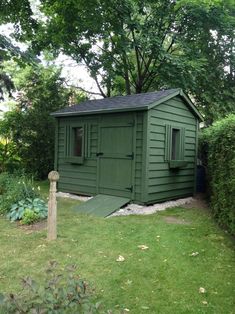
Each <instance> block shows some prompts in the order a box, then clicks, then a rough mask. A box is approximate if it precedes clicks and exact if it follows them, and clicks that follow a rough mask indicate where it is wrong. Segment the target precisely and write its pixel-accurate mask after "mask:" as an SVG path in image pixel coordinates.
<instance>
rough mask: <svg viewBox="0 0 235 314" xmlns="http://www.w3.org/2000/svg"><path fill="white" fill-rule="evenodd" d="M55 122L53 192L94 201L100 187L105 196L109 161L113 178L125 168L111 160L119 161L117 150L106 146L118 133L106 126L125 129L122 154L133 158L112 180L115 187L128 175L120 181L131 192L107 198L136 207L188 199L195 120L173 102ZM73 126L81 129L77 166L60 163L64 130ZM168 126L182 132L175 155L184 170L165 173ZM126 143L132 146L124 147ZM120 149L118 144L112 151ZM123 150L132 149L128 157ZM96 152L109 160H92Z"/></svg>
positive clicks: (108, 187) (64, 146) (65, 145)
mask: <svg viewBox="0 0 235 314" xmlns="http://www.w3.org/2000/svg"><path fill="white" fill-rule="evenodd" d="M57 121H58V123H57V134H56V147H57V150H56V155H55V167H57V170H58V171H59V173H60V180H59V190H61V191H65V192H72V193H77V194H84V195H95V194H99V193H100V191H101V186H102V185H103V190H102V191H101V193H107V194H111V193H112V191H113V190H114V189H115V186H114V185H112V178H110V177H109V173H110V172H112V171H114V170H113V168H114V167H115V166H112V160H111V159H112V158H113V163H115V162H116V165H118V166H117V167H116V168H117V170H116V173H117V171H119V169H120V172H121V171H122V170H123V169H125V167H127V161H125V162H124V161H123V162H122V161H121V159H123V160H124V159H125V160H126V156H128V155H125V154H126V153H125V152H124V157H120V160H117V159H118V158H119V157H117V155H119V154H121V150H120V151H119V149H118V148H117V147H116V146H115V145H114V146H112V145H113V142H116V141H117V142H118V141H119V136H118V134H119V133H117V132H115V131H114V130H111V129H112V126H113V127H116V128H117V129H118V128H119V127H121V126H122V125H126V133H125V131H124V130H122V129H120V134H123V135H122V136H120V138H121V137H122V138H123V142H125V143H129V144H128V145H126V144H125V143H124V144H125V145H124V144H123V147H126V146H128V147H126V148H125V151H128V154H130V153H131V149H133V156H134V158H133V160H131V161H130V160H129V161H128V165H130V168H131V169H129V166H128V171H127V168H126V170H123V174H121V173H120V174H118V176H117V181H118V178H119V179H120V181H123V178H125V175H126V174H127V173H128V175H129V179H130V177H131V180H129V179H128V180H126V183H127V185H128V186H130V182H132V183H131V186H132V187H133V190H132V192H130V191H129V192H127V190H126V191H125V192H122V190H121V189H119V188H116V190H115V191H114V192H113V195H118V196H125V197H130V198H131V199H132V200H134V201H135V202H137V203H154V202H157V201H163V200H168V199H174V198H178V197H184V196H189V195H192V194H193V191H194V186H195V165H196V163H195V161H196V159H195V156H196V150H197V127H198V120H197V118H196V117H195V115H194V114H193V113H192V112H191V111H190V109H189V107H188V106H187V105H186V104H185V103H184V101H183V100H182V99H181V98H180V97H179V96H177V97H175V98H172V99H170V100H168V101H166V102H164V103H162V104H160V105H157V106H155V107H153V108H152V109H150V110H148V111H147V110H146V111H139V112H124V113H113V114H110V113H109V114H102V115H99V114H97V115H89V116H77V117H76V116H73V117H69V116H68V117H63V118H57ZM76 124H83V125H85V134H86V136H85V141H86V145H85V147H86V149H85V156H84V161H83V162H82V163H80V164H73V163H71V161H68V159H66V151H68V141H69V138H68V137H69V136H70V133H69V132H68V129H69V128H70V127H71V125H76ZM169 126H170V127H173V128H179V129H180V130H183V131H182V134H183V135H184V138H185V141H184V145H183V146H182V145H181V147H183V148H182V149H181V151H182V150H184V153H183V155H184V160H186V161H187V162H188V164H187V166H186V167H185V168H180V169H178V170H175V169H174V170H172V169H170V168H169V162H168V161H167V159H166V145H168V141H169V136H168V140H167V136H166V133H167V132H168V135H169V130H171V129H170V127H169ZM105 128H106V129H105ZM108 128H111V129H110V131H107V130H108ZM130 129H132V130H133V133H132V134H131V133H128V132H129V131H130ZM127 130H129V131H127ZM166 130H168V131H166ZM107 132H108V133H107ZM123 132H124V133H123ZM102 134H106V135H105V136H106V138H107V139H106V140H104V141H103V142H102V140H101V136H102ZM109 134H112V138H113V140H112V139H111V135H110V138H109ZM114 134H115V136H114ZM124 134H131V135H130V137H131V138H132V140H130V137H129V139H128V140H127V138H126V137H127V136H125V135H124ZM103 136H104V135H103ZM128 136H129V135H128ZM110 141H111V142H110ZM112 141H113V142H112ZM131 141H132V143H133V145H131V144H130V143H131ZM105 143H107V145H108V143H110V144H109V146H110V147H109V148H110V149H108V147H106V146H105ZM121 143H122V142H118V144H117V145H120V144H121ZM181 144H182V143H181ZM129 146H132V147H130V151H129V149H128V148H129ZM101 147H103V148H102V149H103V150H104V152H106V153H107V154H110V155H111V157H110V158H111V159H110V160H109V161H107V162H106V163H105V158H104V157H105V156H102V157H97V156H96V154H97V153H98V152H99V150H100V149H101ZM112 147H113V148H112ZM123 147H122V148H123ZM104 155H105V154H104ZM168 155H169V154H168ZM181 155H182V154H181ZM181 155H180V156H181ZM102 158H104V159H102ZM168 158H169V156H168ZM115 160H116V161H115ZM124 163H125V165H124ZM113 165H114V164H113ZM119 165H120V166H119ZM121 165H123V167H122V166H121ZM102 169H103V170H102ZM101 170H102V171H106V173H105V175H103V176H101V175H100V171H101ZM102 178H103V179H102ZM124 181H125V180H124ZM106 183H107V184H106ZM115 184H116V185H118V182H115ZM124 184H125V182H124ZM124 187H125V185H124ZM122 194H123V195H122Z"/></svg>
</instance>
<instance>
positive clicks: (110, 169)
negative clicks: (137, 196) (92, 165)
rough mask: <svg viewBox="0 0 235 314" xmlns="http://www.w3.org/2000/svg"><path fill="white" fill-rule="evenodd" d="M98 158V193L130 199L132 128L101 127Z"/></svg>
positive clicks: (126, 126)
mask: <svg viewBox="0 0 235 314" xmlns="http://www.w3.org/2000/svg"><path fill="white" fill-rule="evenodd" d="M98 158H99V171H98V193H101V194H109V195H115V196H124V197H128V198H131V194H132V163H133V158H134V156H133V126H132V125H130V124H128V125H116V126H115V125H112V126H109V125H105V126H101V128H100V151H99V152H98Z"/></svg>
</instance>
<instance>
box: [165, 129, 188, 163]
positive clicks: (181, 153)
mask: <svg viewBox="0 0 235 314" xmlns="http://www.w3.org/2000/svg"><path fill="white" fill-rule="evenodd" d="M174 130H177V131H178V132H179V135H178V143H177V146H178V147H176V151H177V153H176V155H177V156H176V158H175V159H173V158H172V153H173V151H172V149H173V146H172V145H173V141H172V139H173V131H174ZM165 136H166V141H165V161H167V162H168V163H169V167H170V168H181V167H185V166H187V161H185V128H184V127H179V126H175V125H166V134H165Z"/></svg>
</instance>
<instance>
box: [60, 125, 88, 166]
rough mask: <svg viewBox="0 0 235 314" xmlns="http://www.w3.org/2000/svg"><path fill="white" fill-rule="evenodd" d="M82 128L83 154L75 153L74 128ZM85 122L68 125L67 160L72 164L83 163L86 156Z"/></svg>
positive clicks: (66, 140)
mask: <svg viewBox="0 0 235 314" xmlns="http://www.w3.org/2000/svg"><path fill="white" fill-rule="evenodd" d="M77 128H82V130H83V132H82V154H81V156H75V155H74V146H75V142H74V140H75V134H74V129H77ZM85 136H86V130H85V123H76V124H75V123H72V124H69V125H67V126H66V139H65V161H66V162H69V163H71V164H83V163H84V157H85V140H86V139H85Z"/></svg>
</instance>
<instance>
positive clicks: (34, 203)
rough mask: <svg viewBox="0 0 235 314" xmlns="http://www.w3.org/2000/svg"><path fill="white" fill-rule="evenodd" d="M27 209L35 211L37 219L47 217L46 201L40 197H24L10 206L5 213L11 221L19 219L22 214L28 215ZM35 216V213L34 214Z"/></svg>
mask: <svg viewBox="0 0 235 314" xmlns="http://www.w3.org/2000/svg"><path fill="white" fill-rule="evenodd" d="M29 211H31V212H33V213H35V214H36V215H37V220H38V219H43V218H46V217H47V212H48V208H47V205H46V203H45V202H44V201H43V200H42V199H40V198H34V199H31V198H26V199H25V200H21V201H19V202H17V203H16V204H13V205H12V206H11V210H10V212H9V213H8V215H7V218H9V219H10V220H11V221H16V220H21V219H22V218H23V217H24V215H29V214H27V212H28V213H29ZM34 216H35V215H34Z"/></svg>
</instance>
